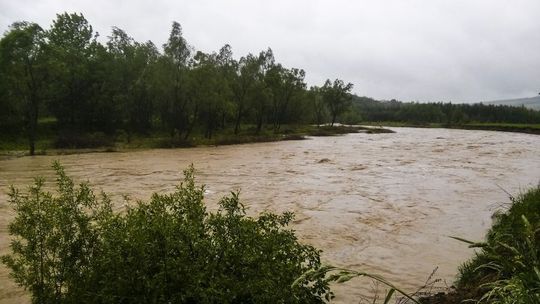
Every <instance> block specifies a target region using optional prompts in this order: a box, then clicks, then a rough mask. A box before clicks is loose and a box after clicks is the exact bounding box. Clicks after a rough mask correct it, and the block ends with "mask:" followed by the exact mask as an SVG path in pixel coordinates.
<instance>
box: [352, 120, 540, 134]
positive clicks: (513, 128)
mask: <svg viewBox="0 0 540 304" xmlns="http://www.w3.org/2000/svg"><path fill="white" fill-rule="evenodd" d="M361 125H366V126H386V127H410V128H449V129H463V130H486V131H502V132H517V133H528V134H540V124H514V123H464V124H452V125H448V124H443V123H424V124H417V123H409V122H396V121H384V122H362V123H361Z"/></svg>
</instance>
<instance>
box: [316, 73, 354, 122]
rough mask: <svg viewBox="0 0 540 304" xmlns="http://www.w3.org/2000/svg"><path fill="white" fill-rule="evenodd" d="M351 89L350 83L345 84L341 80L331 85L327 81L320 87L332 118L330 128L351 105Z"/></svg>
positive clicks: (328, 80)
mask: <svg viewBox="0 0 540 304" xmlns="http://www.w3.org/2000/svg"><path fill="white" fill-rule="evenodd" d="M352 88H353V84H352V83H347V84H345V83H344V82H343V80H341V79H336V80H334V82H333V83H332V82H331V81H330V79H327V80H326V82H325V83H324V86H323V87H322V89H321V90H322V94H323V100H324V102H325V103H326V105H327V106H328V110H329V111H330V116H331V117H332V126H333V125H334V123H335V122H336V119H337V117H338V116H339V115H340V114H342V113H344V112H345V111H346V110H347V109H348V108H349V107H350V105H351V100H352V96H351V94H350V92H351V90H352Z"/></svg>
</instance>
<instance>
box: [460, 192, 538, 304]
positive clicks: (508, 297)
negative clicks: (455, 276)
mask: <svg viewBox="0 0 540 304" xmlns="http://www.w3.org/2000/svg"><path fill="white" fill-rule="evenodd" d="M467 242H468V243H469V244H470V246H471V247H479V248H481V250H480V252H478V253H477V254H476V256H475V257H474V258H473V259H472V260H470V261H468V262H466V263H465V264H463V265H462V266H461V268H460V277H459V280H458V282H457V283H458V287H459V288H460V289H464V290H473V291H474V292H473V293H474V294H475V295H476V299H477V300H480V301H484V302H488V303H505V304H506V303H523V304H529V303H539V302H540V271H539V269H540V187H536V188H534V189H531V190H530V191H528V192H527V193H525V194H523V195H521V196H519V197H518V198H512V205H511V207H510V208H509V210H508V211H507V212H501V213H497V214H495V216H494V224H493V226H492V228H491V229H490V230H489V232H488V234H487V237H486V241H485V242H484V243H475V242H469V241H467Z"/></svg>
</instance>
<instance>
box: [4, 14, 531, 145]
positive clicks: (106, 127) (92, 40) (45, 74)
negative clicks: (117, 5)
mask: <svg viewBox="0 0 540 304" xmlns="http://www.w3.org/2000/svg"><path fill="white" fill-rule="evenodd" d="M352 88H353V85H352V84H351V83H345V82H343V81H342V80H339V79H336V80H334V81H330V80H327V81H326V82H325V83H324V84H323V85H322V86H320V87H317V86H313V87H310V88H309V89H308V88H307V84H306V82H305V72H304V71H303V70H301V69H298V68H287V67H284V66H283V65H281V64H280V63H278V62H276V59H275V58H274V54H273V52H272V50H271V49H270V48H269V49H267V50H264V51H261V52H259V53H258V54H247V55H245V56H242V57H240V58H239V59H235V58H234V57H233V53H232V48H231V47H230V46H229V45H225V46H223V47H222V48H221V49H220V50H218V51H217V52H213V53H204V52H201V51H196V50H195V49H194V48H193V47H192V46H190V45H189V44H188V42H187V41H186V40H185V38H184V37H183V34H182V29H181V26H180V24H179V23H177V22H173V24H172V28H171V30H170V35H169V38H168V40H167V42H166V43H165V44H163V46H162V47H161V48H158V47H157V46H156V45H155V44H154V43H153V42H151V41H147V42H144V43H142V42H137V41H135V40H134V39H133V38H131V37H130V36H129V35H128V34H127V33H126V32H125V31H123V30H122V29H119V28H117V27H113V29H112V33H111V34H110V36H107V39H106V42H105V43H101V42H100V41H99V40H98V33H96V32H94V31H93V29H92V26H91V25H90V24H89V22H88V21H87V20H86V19H85V18H84V16H83V15H82V14H68V13H63V14H59V15H57V17H56V19H55V20H53V22H52V25H51V26H50V28H49V29H43V28H42V27H41V26H40V25H38V24H35V23H32V22H16V23H14V24H12V25H11V26H10V28H9V30H8V31H6V32H5V33H4V36H3V37H2V38H1V40H0V109H1V111H0V148H1V149H3V150H10V149H14V147H15V149H16V148H20V147H21V144H20V142H21V139H22V138H24V139H25V141H26V142H27V144H26V146H28V148H29V151H30V154H33V153H34V152H35V150H36V143H38V144H39V143H40V140H44V139H46V140H47V144H46V145H43V144H41V147H39V148H44V147H43V146H45V148H85V147H95V146H111V145H112V144H113V143H114V142H118V141H122V142H126V143H128V144H129V143H130V142H131V141H132V140H133V139H134V138H136V137H143V138H157V137H159V138H164V139H166V141H165V142H163V143H161V144H160V145H162V146H181V145H190V144H191V143H190V141H192V138H193V137H195V136H197V137H198V138H206V139H211V138H213V137H215V136H216V134H228V136H229V137H228V139H226V140H230V141H232V142H235V141H236V139H235V138H236V137H239V135H242V136H247V137H249V138H248V139H244V140H240V141H246V140H247V141H249V140H251V139H254V138H255V137H257V136H259V137H260V136H261V135H268V134H278V133H287V132H288V130H284V128H283V126H284V125H285V124H287V125H291V124H293V125H306V124H317V125H319V124H322V123H326V122H331V123H332V124H334V123H335V122H338V121H340V122H343V123H347V124H355V123H359V122H361V121H367V122H377V121H379V122H380V121H384V122H388V121H394V122H406V123H412V124H426V123H439V124H445V125H455V124H464V123H469V122H476V123H482V122H491V123H499V122H503V123H526V124H531V123H537V124H538V123H540V112H538V111H532V110H527V109H525V108H517V107H508V106H493V105H489V106H486V105H481V104H475V105H456V104H450V103H444V104H443V103H430V104H420V103H402V102H398V101H395V100H392V101H384V102H380V101H376V100H373V99H371V98H367V97H358V96H352V95H351V90H352ZM352 97H354V102H353V103H351V99H352ZM351 104H353V107H351ZM242 129H244V130H243V131H242ZM242 132H244V133H242ZM231 138H233V139H232V140H231ZM254 140H256V139H254ZM218 141H219V140H218ZM6 143H7V144H6ZM14 143H15V144H14Z"/></svg>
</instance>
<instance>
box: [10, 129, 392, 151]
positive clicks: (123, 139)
mask: <svg viewBox="0 0 540 304" xmlns="http://www.w3.org/2000/svg"><path fill="white" fill-rule="evenodd" d="M39 130H40V133H39V134H38V140H37V142H36V154H38V155H45V154H72V153H86V152H114V151H129V150H136V149H154V148H189V147H196V146H221V145H234V144H245V143H257V142H273V141H281V140H302V139H306V138H307V137H308V136H337V135H342V134H348V133H358V132H365V133H370V134H372V133H392V131H391V130H388V129H384V128H380V127H376V128H369V127H360V126H343V125H339V126H337V125H336V126H328V125H324V126H320V127H317V126H313V125H285V126H282V127H281V128H280V129H279V130H278V131H275V130H273V129H271V128H267V129H263V130H261V131H260V132H256V129H255V127H254V126H251V125H245V126H243V127H242V129H241V131H240V132H239V133H238V134H234V130H233V129H232V128H225V129H221V130H219V131H218V132H216V133H215V134H214V135H213V136H212V137H211V138H207V137H205V136H203V134H204V133H203V131H202V130H194V132H193V133H192V135H190V136H189V137H188V138H184V137H180V136H171V135H170V134H167V133H166V132H162V131H156V132H152V133H149V134H131V135H128V134H126V133H124V132H118V133H116V134H104V133H101V132H94V133H79V132H71V133H59V132H57V131H56V126H55V124H54V121H43V122H40V128H39ZM20 133H21V132H19V131H9V130H8V131H3V132H0V158H1V157H4V158H6V157H14V156H23V155H26V154H27V149H28V142H27V140H26V138H25V137H24V134H20Z"/></svg>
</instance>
